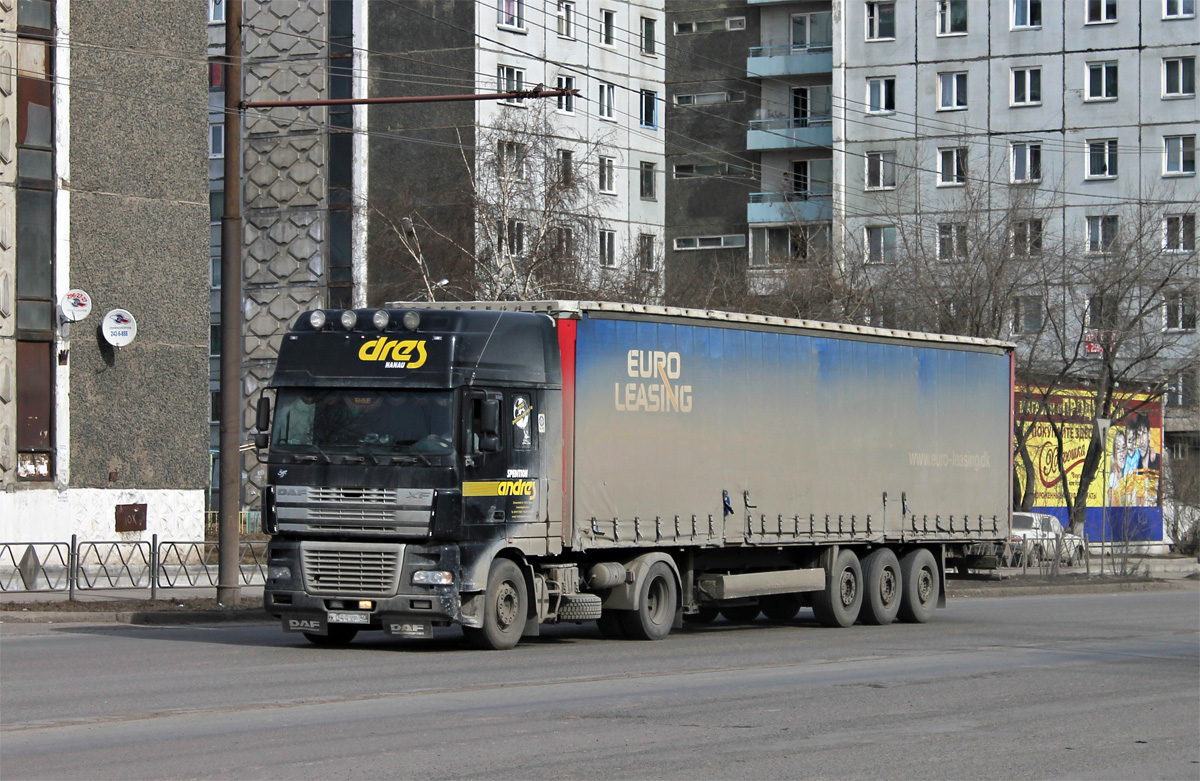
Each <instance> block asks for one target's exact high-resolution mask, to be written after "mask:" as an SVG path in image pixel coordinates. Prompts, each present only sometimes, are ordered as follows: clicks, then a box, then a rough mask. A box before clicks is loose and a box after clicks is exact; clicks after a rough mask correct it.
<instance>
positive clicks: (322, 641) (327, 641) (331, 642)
mask: <svg viewBox="0 0 1200 781" xmlns="http://www.w3.org/2000/svg"><path fill="white" fill-rule="evenodd" d="M357 634H358V629H357V628H356V627H353V626H345V625H343V624H333V625H332V626H330V627H329V634H327V635H319V634H316V633H315V632H305V633H304V639H305V640H307V641H308V642H310V643H312V644H313V645H323V646H337V645H349V644H350V641H351V640H353V639H354V636H355V635H357Z"/></svg>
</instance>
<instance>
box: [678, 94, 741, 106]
mask: <svg viewBox="0 0 1200 781" xmlns="http://www.w3.org/2000/svg"><path fill="white" fill-rule="evenodd" d="M745 101H746V93H745V92H700V93H697V94H695V95H676V96H675V105H676V106H711V105H714V104H717V103H744V102H745Z"/></svg>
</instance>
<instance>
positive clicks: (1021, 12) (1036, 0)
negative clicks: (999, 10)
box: [1012, 0, 1042, 30]
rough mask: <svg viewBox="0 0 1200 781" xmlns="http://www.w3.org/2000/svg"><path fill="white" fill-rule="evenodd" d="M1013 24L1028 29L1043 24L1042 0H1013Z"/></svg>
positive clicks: (1016, 27)
mask: <svg viewBox="0 0 1200 781" xmlns="http://www.w3.org/2000/svg"><path fill="white" fill-rule="evenodd" d="M1012 26H1013V29H1014V30H1026V29H1030V28H1038V27H1041V26H1042V0H1012Z"/></svg>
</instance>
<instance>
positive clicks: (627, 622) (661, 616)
mask: <svg viewBox="0 0 1200 781" xmlns="http://www.w3.org/2000/svg"><path fill="white" fill-rule="evenodd" d="M638 591H639V593H638V605H639V606H640V607H638V609H637V610H625V611H622V612H621V613H619V614H618V615H619V616H620V618H621V625H622V626H623V627H624V628H625V634H627V635H629V636H630V637H631V638H633V639H634V640H662V639H663V638H664V637H666V636H667V635H669V634H670V633H671V625H672V624H674V623H675V608H676V606H677V605H678V604H679V589H678V588H676V586H675V573H674V572H672V571H671V568H670V567H668V566H667V565H666V564H665V563H664V562H661V561H656V562H654V563H653V564H651V565H650V569H648V570H647V571H646V576H645V577H644V578H643V579H642V583H641V585H640V586H639V587H638Z"/></svg>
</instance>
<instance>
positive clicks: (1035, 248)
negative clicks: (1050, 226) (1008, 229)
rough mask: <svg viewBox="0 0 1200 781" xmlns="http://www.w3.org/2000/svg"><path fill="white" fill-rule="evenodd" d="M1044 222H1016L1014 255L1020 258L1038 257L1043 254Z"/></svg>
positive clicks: (1013, 243)
mask: <svg viewBox="0 0 1200 781" xmlns="http://www.w3.org/2000/svg"><path fill="white" fill-rule="evenodd" d="M1042 232H1043V228H1042V221H1041V220H1016V221H1014V222H1013V224H1012V249H1013V255H1015V256H1016V257H1018V258H1031V257H1036V256H1038V255H1040V254H1041V252H1042Z"/></svg>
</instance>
